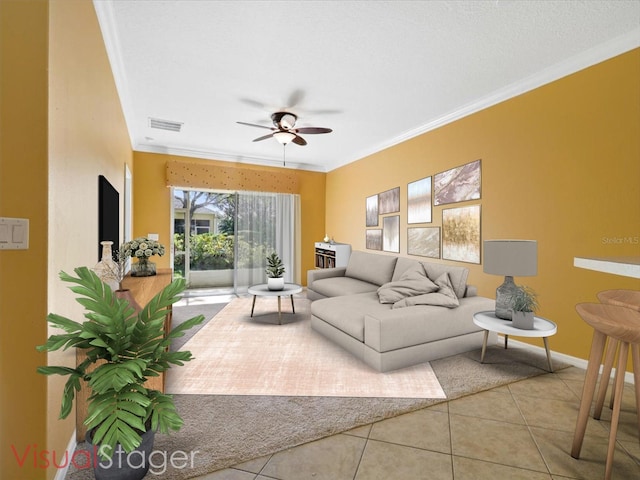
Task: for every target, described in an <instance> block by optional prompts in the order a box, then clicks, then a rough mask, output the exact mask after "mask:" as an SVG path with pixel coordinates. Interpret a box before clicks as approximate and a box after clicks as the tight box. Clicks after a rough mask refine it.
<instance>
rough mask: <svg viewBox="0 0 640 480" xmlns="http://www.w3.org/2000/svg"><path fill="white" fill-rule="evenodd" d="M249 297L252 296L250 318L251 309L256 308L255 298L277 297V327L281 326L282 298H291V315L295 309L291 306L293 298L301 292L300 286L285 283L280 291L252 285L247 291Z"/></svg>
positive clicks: (262, 285)
mask: <svg viewBox="0 0 640 480" xmlns="http://www.w3.org/2000/svg"><path fill="white" fill-rule="evenodd" d="M247 291H248V292H249V295H253V303H252V304H251V316H252V317H253V309H254V308H255V306H256V297H278V325H282V309H281V300H280V298H281V297H283V296H287V295H289V296H290V297H291V309H292V310H293V313H296V307H295V305H294V304H293V296H294V295H295V294H296V293H300V292H302V286H301V285H298V284H296V283H285V284H284V288H283V289H282V290H269V287H268V286H267V284H266V283H262V284H260V285H254V286H253V287H249V289H248V290H247Z"/></svg>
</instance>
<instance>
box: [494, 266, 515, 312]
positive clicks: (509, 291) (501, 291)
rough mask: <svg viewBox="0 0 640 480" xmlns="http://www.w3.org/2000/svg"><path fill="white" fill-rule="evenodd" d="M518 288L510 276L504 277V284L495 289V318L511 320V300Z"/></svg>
mask: <svg viewBox="0 0 640 480" xmlns="http://www.w3.org/2000/svg"><path fill="white" fill-rule="evenodd" d="M517 289H518V287H517V285H516V284H515V283H514V281H513V277H512V276H509V275H507V276H505V277H504V283H503V284H502V285H500V286H499V287H498V288H497V289H496V317H498V318H502V319H504V320H511V314H512V311H511V298H512V297H513V295H514V294H515V293H516V291H517Z"/></svg>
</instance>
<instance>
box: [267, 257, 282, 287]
mask: <svg viewBox="0 0 640 480" xmlns="http://www.w3.org/2000/svg"><path fill="white" fill-rule="evenodd" d="M266 273H267V288H268V289H269V290H282V289H283V288H284V277H283V275H284V265H283V263H282V260H280V257H279V256H278V254H277V253H276V252H273V253H272V254H271V255H268V256H267V268H266Z"/></svg>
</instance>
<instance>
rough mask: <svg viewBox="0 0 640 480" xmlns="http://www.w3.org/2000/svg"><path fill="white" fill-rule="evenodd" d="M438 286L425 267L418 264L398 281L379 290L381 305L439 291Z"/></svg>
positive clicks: (410, 268) (386, 284)
mask: <svg viewBox="0 0 640 480" xmlns="http://www.w3.org/2000/svg"><path fill="white" fill-rule="evenodd" d="M438 288H439V287H438V285H436V284H435V283H433V282H432V281H431V280H429V278H428V277H427V273H426V272H425V271H424V267H423V266H422V265H421V264H416V265H414V266H411V267H409V268H408V269H407V270H406V271H405V272H404V273H403V274H402V275H401V276H400V278H399V279H398V280H396V281H395V282H389V283H385V284H384V285H382V286H381V287H380V288H378V297H379V299H380V303H395V302H397V301H399V300H402V299H403V298H406V297H412V296H415V295H422V294H425V293H429V292H435V291H436V290H438Z"/></svg>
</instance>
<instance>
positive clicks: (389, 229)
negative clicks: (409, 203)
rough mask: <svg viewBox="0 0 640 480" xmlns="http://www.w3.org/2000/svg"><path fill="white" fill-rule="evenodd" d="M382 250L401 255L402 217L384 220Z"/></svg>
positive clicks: (397, 216)
mask: <svg viewBox="0 0 640 480" xmlns="http://www.w3.org/2000/svg"><path fill="white" fill-rule="evenodd" d="M382 250H384V251H385V252H394V253H400V215H392V216H390V217H384V218H383V219H382Z"/></svg>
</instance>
